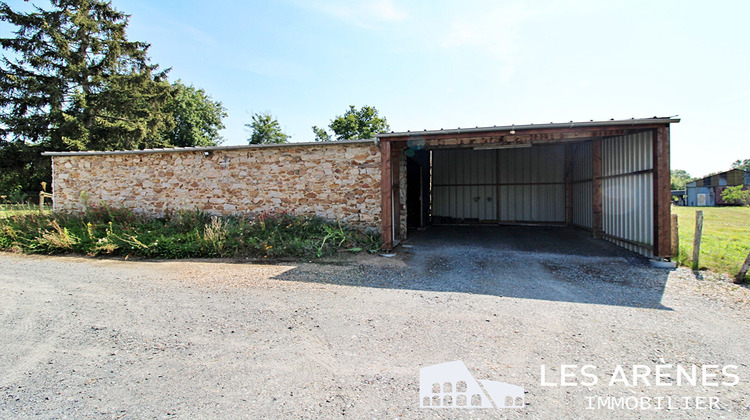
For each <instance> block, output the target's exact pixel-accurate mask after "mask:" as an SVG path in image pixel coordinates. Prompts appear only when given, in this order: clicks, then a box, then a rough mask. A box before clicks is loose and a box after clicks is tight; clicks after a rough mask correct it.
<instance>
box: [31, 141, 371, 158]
mask: <svg viewBox="0 0 750 420" xmlns="http://www.w3.org/2000/svg"><path fill="white" fill-rule="evenodd" d="M364 143H374V140H373V139H366V140H341V141H315V142H298V143H274V144H240V145H234V146H206V147H165V148H161V149H143V150H112V151H105V150H99V151H95V150H88V151H75V152H42V156H101V155H139V154H149V153H177V152H213V151H218V150H242V149H265V148H275V147H296V146H308V147H311V146H335V145H340V144H364Z"/></svg>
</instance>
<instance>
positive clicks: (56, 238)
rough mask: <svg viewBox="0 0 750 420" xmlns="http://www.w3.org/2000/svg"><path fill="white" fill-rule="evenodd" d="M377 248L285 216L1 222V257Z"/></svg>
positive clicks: (9, 215) (373, 238) (370, 241)
mask: <svg viewBox="0 0 750 420" xmlns="http://www.w3.org/2000/svg"><path fill="white" fill-rule="evenodd" d="M380 246H381V238H380V236H379V235H377V234H373V233H367V232H363V231H361V230H358V229H354V228H351V227H345V226H342V225H341V224H339V223H334V222H330V221H326V220H323V219H320V218H317V217H309V216H298V215H294V214H292V213H288V212H276V213H264V214H261V215H259V216H257V217H255V218H248V217H239V216H236V217H235V216H232V217H217V216H211V215H209V214H208V213H205V212H201V211H183V212H176V213H173V214H170V215H168V216H167V217H163V218H149V217H145V216H141V215H138V214H135V213H133V212H131V211H129V210H124V209H112V208H107V207H100V208H94V209H90V210H89V211H87V212H86V213H85V214H81V215H66V214H53V213H44V214H40V213H39V212H38V211H28V210H25V211H13V212H10V211H9V212H6V214H5V215H4V216H3V217H0V250H6V251H16V252H26V253H42V254H56V253H78V254H85V255H90V256H95V255H125V256H127V255H132V256H138V257H143V258H159V259H172V258H207V257H253V258H267V259H273V258H282V257H296V258H306V259H307V258H320V257H324V256H328V255H331V254H333V253H335V252H337V251H351V252H359V251H362V250H367V251H370V252H375V251H377V250H378V249H379V248H380Z"/></svg>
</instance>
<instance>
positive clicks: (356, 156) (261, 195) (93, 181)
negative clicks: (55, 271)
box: [53, 142, 380, 230]
mask: <svg viewBox="0 0 750 420" xmlns="http://www.w3.org/2000/svg"><path fill="white" fill-rule="evenodd" d="M53 171H54V172H53V174H54V176H53V180H54V181H53V194H54V206H55V211H68V212H71V211H72V212H76V211H82V210H83V209H84V208H85V206H86V205H88V206H95V205H97V204H100V203H106V204H107V205H109V206H112V207H125V208H129V209H131V210H133V211H135V212H139V213H145V214H148V215H155V216H160V215H163V214H165V213H166V212H169V211H175V210H194V209H200V210H205V211H208V212H210V213H213V214H237V213H241V214H249V215H255V214H258V213H261V212H269V211H275V210H290V211H294V212H295V213H297V214H306V215H313V214H315V215H318V216H321V217H324V218H326V219H332V220H336V219H340V220H341V221H342V222H346V223H347V224H350V225H355V226H359V227H365V228H375V229H378V230H379V229H380V151H379V149H378V148H377V147H376V146H374V145H373V144H372V143H370V142H364V143H348V144H335V143H333V144H325V145H324V144H320V145H299V146H297V145H294V146H292V145H285V146H277V147H242V148H238V149H226V148H221V149H214V150H211V151H208V152H204V151H195V150H187V151H178V152H175V151H172V152H167V151H165V152H159V153H135V154H99V155H96V154H83V155H63V156H60V155H58V156H53ZM82 193H84V194H83V197H82ZM84 197H86V198H84Z"/></svg>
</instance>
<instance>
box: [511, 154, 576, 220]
mask: <svg viewBox="0 0 750 420" xmlns="http://www.w3.org/2000/svg"><path fill="white" fill-rule="evenodd" d="M497 158H498V168H499V170H498V173H499V183H500V187H499V188H498V191H499V206H500V221H505V222H564V221H565V147H564V146H562V145H556V146H538V147H530V148H527V149H500V150H498V151H497ZM509 184H510V185H509ZM514 184H515V185H514ZM529 184H533V185H529Z"/></svg>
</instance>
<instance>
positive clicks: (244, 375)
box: [0, 229, 750, 418]
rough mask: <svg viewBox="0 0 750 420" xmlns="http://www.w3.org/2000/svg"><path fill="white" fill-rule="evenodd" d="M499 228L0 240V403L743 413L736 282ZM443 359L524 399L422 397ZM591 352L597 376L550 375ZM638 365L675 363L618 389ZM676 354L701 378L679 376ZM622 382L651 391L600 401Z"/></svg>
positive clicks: (512, 414) (23, 407)
mask: <svg viewBox="0 0 750 420" xmlns="http://www.w3.org/2000/svg"><path fill="white" fill-rule="evenodd" d="M435 232H437V234H434V233H435ZM498 232H499V231H498ZM505 232H507V233H508V235H509V238H508V240H509V241H510V242H511V245H509V246H498V244H497V243H494V242H493V241H492V238H493V237H497V236H498V235H491V234H487V238H486V241H485V240H477V241H474V242H473V243H462V241H461V239H460V238H461V237H462V234H461V233H460V232H458V231H455V232H454V231H451V230H450V229H446V230H445V231H433V234H432V235H424V234H417V235H414V237H413V239H412V240H410V244H411V245H413V248H405V249H402V251H401V252H400V254H399V255H398V256H397V257H395V258H381V257H377V256H358V257H349V258H341V259H337V260H334V261H330V262H328V263H324V264H310V263H300V264H293V263H283V264H277V265H257V264H246V263H235V262H228V261H171V262H143V261H140V262H138V261H136V262H134V261H118V260H101V259H87V258H75V257H36V256H22V255H14V254H2V253H0V316H1V317H2V320H1V321H2V322H0V348H2V352H0V417H3V418H8V417H12V418H23V417H36V416H40V417H47V418H52V417H54V418H60V417H71V418H72V417H101V418H169V417H173V416H174V417H213V418H216V417H222V418H229V417H231V418H236V417H246V418H331V417H352V418H446V417H450V418H686V417H695V418H743V417H744V418H748V417H750V396H749V395H750V383H749V381H750V367H748V355H750V326H748V309H750V291H749V290H748V289H747V288H745V287H741V286H736V285H730V284H727V283H723V282H718V281H713V280H705V279H696V278H695V276H694V275H693V273H692V272H690V271H689V270H685V269H680V270H675V271H671V272H670V271H666V270H659V269H653V268H650V267H649V266H648V265H647V264H646V262H645V261H644V260H643V259H642V258H640V257H638V256H636V255H634V254H631V253H628V252H625V251H622V250H620V249H619V248H616V247H614V246H610V245H609V244H606V243H604V242H601V241H594V240H592V239H590V238H588V237H587V236H586V235H581V234H578V233H575V232H574V231H567V230H565V231H560V234H559V235H558V236H559V237H558V238H557V239H556V240H555V241H550V240H549V235H548V233H549V232H546V231H539V234H538V235H535V234H529V233H528V231H525V232H526V234H525V236H522V237H516V236H517V235H515V234H514V233H513V231H512V230H506V231H505ZM495 233H497V232H495ZM477 235H479V236H481V235H480V234H479V233H477ZM514 238H515V239H514ZM514 240H515V243H513V241H514ZM404 251H409V252H404ZM453 360H461V361H463V362H464V363H465V365H466V366H467V367H468V369H469V371H470V372H471V374H472V375H473V376H474V377H475V378H476V379H489V380H494V381H501V382H507V383H511V384H515V385H518V386H522V387H523V388H524V389H525V391H526V393H525V398H524V401H525V406H524V408H520V409H496V408H492V409H473V410H456V409H424V408H419V402H420V398H419V374H420V368H422V367H426V366H430V365H434V364H438V363H443V362H448V361H453ZM562 365H576V366H577V367H576V368H564V367H562ZM583 365H593V366H594V367H593V368H591V370H590V371H589V372H593V373H594V375H595V376H597V378H598V383H597V384H596V385H591V386H584V385H581V384H579V385H578V386H559V384H560V382H561V377H560V374H561V370H562V369H566V371H572V372H573V373H574V374H575V373H576V372H577V375H576V376H575V377H574V379H573V380H575V381H578V382H584V379H587V377H584V376H582V373H581V371H580V368H581V366H583ZM635 365H646V366H649V368H650V369H654V368H655V366H656V365H672V366H673V369H672V370H671V371H670V372H671V374H668V375H667V376H665V377H664V378H662V380H663V381H662V383H664V382H666V383H670V384H671V385H667V386H656V384H655V382H656V381H655V377H654V375H653V374H651V375H650V376H648V377H647V378H646V379H650V382H651V383H650V385H646V384H645V383H644V382H643V381H642V380H641V382H639V383H638V384H637V385H635V386H625V385H624V384H622V383H615V384H613V385H612V386H609V383H608V382H609V379H610V378H611V377H612V375H613V374H615V373H616V372H617V369H618V366H622V367H623V369H624V371H626V372H629V371H630V370H631V369H632V367H633V366H635ZM677 365H680V366H683V367H692V366H693V365H695V366H697V369H699V371H700V370H701V369H706V368H708V374H709V376H708V377H707V378H708V385H706V386H704V385H703V384H702V383H701V382H700V380H699V383H698V384H697V385H696V386H692V385H689V384H687V385H686V384H684V383H683V384H682V385H680V386H677V384H676V382H675V380H676V378H675V377H676V376H677V375H676V374H675V372H674V367H675V366H677ZM713 365H718V366H720V367H719V368H714V367H712V366H713ZM726 365H730V367H729V368H728V369H729V370H728V371H726V372H725V373H729V374H730V375H726V374H724V373H722V372H721V367H724V366H726ZM732 366H736V367H732ZM543 368H544V369H545V372H546V376H545V378H544V383H543V381H542V379H543V378H542V375H541V373H542V369H543ZM717 369H718V376H717V378H718V382H717V383H718V386H711V382H712V381H714V380H715V379H716V378H712V377H711V376H710V374H711V373H712V372H713V373H716V372H717ZM732 374H734V375H736V376H737V378H738V380H737V382H738V383H736V384H733V385H727V384H722V383H721V382H722V381H724V382H726V383H731V382H733V380H732V379H733V376H731V375H732ZM704 379H705V378H704ZM545 384H546V385H545ZM550 384H555V385H557V386H551V385H550ZM597 397H601V398H600V399H598V400H597ZM619 397H625V398H627V397H637V398H638V401H639V404H641V403H640V401H642V399H643V398H646V400H645V401H647V402H649V403H650V404H652V406H651V407H650V408H648V407H647V408H644V407H643V406H639V407H638V408H635V409H631V408H628V407H620V406H612V407H610V406H607V405H606V404H605V405H604V406H599V407H596V406H594V407H593V409H592V401H593V402H594V403H596V402H597V401H603V402H605V403H606V402H607V401H616V400H615V398H619ZM668 397H669V398H671V399H672V400H671V401H672V406H671V407H667V406H666V401H668V399H667V398H668ZM711 397H713V398H717V399H718V401H719V403H718V406H714V407H710V408H711V409H709V408H706V409H700V408H701V407H700V404H701V402H702V401H704V399H705V401H709V398H711ZM607 398H610V399H609V400H608V399H607ZM658 398H662V399H661V400H658ZM631 400H632V399H631ZM631 400H627V401H631ZM623 401H625V400H623ZM657 401H662V407H661V408H660V409H657V408H655V407H654V405H655V404H656V402H657ZM685 404H687V406H686V405H685ZM696 404H698V407H696ZM600 405H601V404H600ZM688 408H689V409H688Z"/></svg>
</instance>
